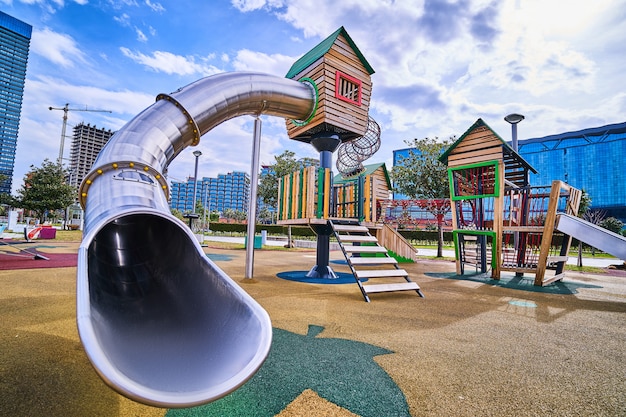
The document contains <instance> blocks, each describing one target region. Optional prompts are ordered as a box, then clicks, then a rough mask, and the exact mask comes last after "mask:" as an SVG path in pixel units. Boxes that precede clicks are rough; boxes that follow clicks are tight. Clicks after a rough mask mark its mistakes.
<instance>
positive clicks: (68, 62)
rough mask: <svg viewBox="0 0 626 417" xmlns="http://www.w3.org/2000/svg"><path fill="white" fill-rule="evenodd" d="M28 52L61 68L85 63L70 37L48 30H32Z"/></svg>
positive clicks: (81, 53)
mask: <svg viewBox="0 0 626 417" xmlns="http://www.w3.org/2000/svg"><path fill="white" fill-rule="evenodd" d="M30 51H31V52H32V53H35V54H37V55H40V56H42V57H44V58H46V59H47V60H49V61H50V62H52V63H53V64H55V65H60V66H62V67H63V68H71V67H74V65H75V64H77V63H81V64H84V63H86V58H85V54H84V53H83V52H82V50H81V49H80V48H79V46H78V44H77V43H76V41H75V40H74V39H73V38H72V37H71V36H69V35H64V34H61V33H57V32H54V31H52V30H50V29H48V28H44V29H43V30H37V29H34V30H33V33H32V38H31V44H30Z"/></svg>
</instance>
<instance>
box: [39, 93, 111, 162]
mask: <svg viewBox="0 0 626 417" xmlns="http://www.w3.org/2000/svg"><path fill="white" fill-rule="evenodd" d="M48 110H63V128H62V129H61V146H60V147H59V161H58V164H59V165H62V164H63V147H64V145H65V128H66V127H67V112H70V111H91V112H99V113H113V112H112V111H111V110H95V109H94V110H92V109H88V108H87V106H85V108H84V109H70V104H69V103H65V106H63V107H48Z"/></svg>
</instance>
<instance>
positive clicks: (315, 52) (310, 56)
mask: <svg viewBox="0 0 626 417" xmlns="http://www.w3.org/2000/svg"><path fill="white" fill-rule="evenodd" d="M339 35H343V37H344V38H346V41H348V44H349V45H350V47H351V48H352V50H353V51H354V53H355V54H356V56H357V57H358V58H359V60H360V61H361V64H363V66H364V67H365V69H366V70H367V72H368V73H369V74H370V75H371V74H373V73H374V69H373V68H372V67H371V65H370V64H369V63H368V62H367V60H366V59H365V57H364V56H363V54H362V53H361V51H360V50H359V48H358V47H357V46H356V44H355V43H354V41H353V40H352V38H351V37H350V35H348V32H346V29H344V27H343V26H342V27H340V28H339V29H337V30H336V31H335V32H334V33H333V34H332V35H330V36H329V37H327V38H326V39H324V40H323V41H322V42H320V43H319V44H318V45H317V46H315V47H314V48H313V49H311V50H310V51H309V52H307V53H306V54H304V55H303V56H302V57H301V58H300V59H298V60H297V61H296V62H294V64H293V65H292V66H291V68H290V69H289V72H287V75H285V78H293V77H295V76H296V75H298V74H299V73H301V72H302V71H303V70H304V69H305V68H306V67H308V66H309V65H311V64H312V63H314V62H315V61H317V60H318V59H319V58H321V57H322V56H323V55H325V54H326V53H327V52H328V51H329V50H330V48H331V47H332V46H333V45H334V44H335V41H336V40H337V38H338V37H339Z"/></svg>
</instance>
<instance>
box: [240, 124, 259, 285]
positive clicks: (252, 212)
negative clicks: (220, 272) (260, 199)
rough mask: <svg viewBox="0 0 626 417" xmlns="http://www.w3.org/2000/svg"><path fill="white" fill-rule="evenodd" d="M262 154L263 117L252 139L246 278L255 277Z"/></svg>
mask: <svg viewBox="0 0 626 417" xmlns="http://www.w3.org/2000/svg"><path fill="white" fill-rule="evenodd" d="M260 156H261V119H260V118H259V116H257V117H256V119H254V137H253V139H252V162H251V164H250V171H251V172H250V200H249V201H248V228H247V233H248V235H247V236H246V273H245V276H244V278H250V279H251V278H252V277H253V269H254V229H255V226H256V198H257V188H258V183H259V158H260Z"/></svg>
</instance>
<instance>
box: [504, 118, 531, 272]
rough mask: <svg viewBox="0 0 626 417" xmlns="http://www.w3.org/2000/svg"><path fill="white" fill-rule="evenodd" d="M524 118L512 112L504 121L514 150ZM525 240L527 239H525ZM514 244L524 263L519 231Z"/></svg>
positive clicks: (523, 244)
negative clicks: (519, 127) (519, 126)
mask: <svg viewBox="0 0 626 417" xmlns="http://www.w3.org/2000/svg"><path fill="white" fill-rule="evenodd" d="M522 120H524V116H523V115H521V114H518V113H511V114H509V115H507V116H505V117H504V121H505V122H507V123H510V124H511V145H512V146H511V147H512V148H513V150H514V151H515V152H517V151H518V145H517V124H518V123H519V122H521V121H522ZM527 180H528V179H526V180H525V183H526V184H528V181H527ZM511 204H513V201H511ZM519 209H520V210H521V209H522V208H521V207H520V208H519ZM524 240H525V239H524ZM513 246H514V247H515V251H516V252H517V262H518V264H520V265H521V264H523V263H524V258H525V253H524V252H525V250H524V251H522V250H521V247H525V246H526V245H525V242H520V234H519V232H514V233H513ZM515 276H517V277H521V276H524V273H523V272H516V273H515Z"/></svg>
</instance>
